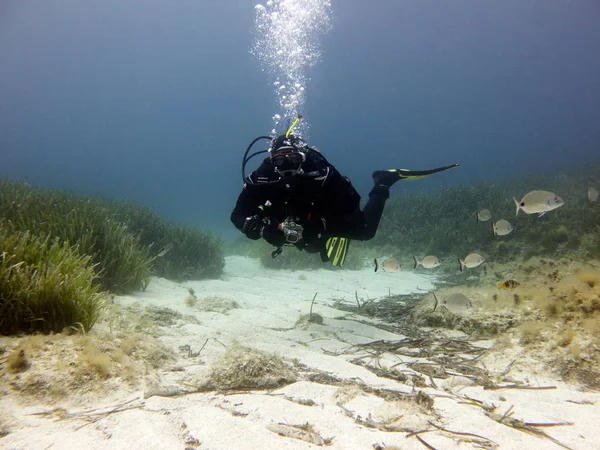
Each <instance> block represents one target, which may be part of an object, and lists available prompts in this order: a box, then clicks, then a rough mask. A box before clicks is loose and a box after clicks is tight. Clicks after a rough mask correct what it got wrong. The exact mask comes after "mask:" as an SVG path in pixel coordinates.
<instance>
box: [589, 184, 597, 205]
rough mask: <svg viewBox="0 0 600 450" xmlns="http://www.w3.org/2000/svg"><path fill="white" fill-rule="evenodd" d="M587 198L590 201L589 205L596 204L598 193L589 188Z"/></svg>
mask: <svg viewBox="0 0 600 450" xmlns="http://www.w3.org/2000/svg"><path fill="white" fill-rule="evenodd" d="M587 197H588V200H589V201H590V203H594V202H597V201H598V191H597V190H596V189H594V188H593V187H591V186H590V187H589V188H588V193H587Z"/></svg>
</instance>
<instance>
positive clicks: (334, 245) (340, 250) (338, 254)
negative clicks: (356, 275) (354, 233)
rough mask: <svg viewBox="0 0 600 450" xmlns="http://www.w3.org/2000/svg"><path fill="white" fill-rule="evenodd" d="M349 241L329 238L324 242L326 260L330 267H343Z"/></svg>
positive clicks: (340, 238)
mask: <svg viewBox="0 0 600 450" xmlns="http://www.w3.org/2000/svg"><path fill="white" fill-rule="evenodd" d="M349 245H350V239H348V238H343V237H330V238H329V239H327V241H326V242H325V251H326V254H327V258H328V259H329V261H330V262H331V265H332V266H340V267H341V266H343V265H344V261H345V260H346V254H347V253H348V246H349Z"/></svg>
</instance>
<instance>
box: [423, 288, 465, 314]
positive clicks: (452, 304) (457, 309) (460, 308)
mask: <svg viewBox="0 0 600 450" xmlns="http://www.w3.org/2000/svg"><path fill="white" fill-rule="evenodd" d="M433 298H435V305H434V307H433V311H435V310H436V309H437V307H438V305H441V306H442V307H444V308H446V309H447V310H448V311H450V312H451V313H454V314H464V313H466V312H469V311H471V310H472V309H473V303H471V300H470V299H469V297H467V296H466V295H465V294H461V293H460V292H455V293H454V294H450V295H449V296H447V297H446V298H444V299H443V300H442V301H441V302H440V301H439V300H438V298H437V296H436V295H435V293H434V294H433Z"/></svg>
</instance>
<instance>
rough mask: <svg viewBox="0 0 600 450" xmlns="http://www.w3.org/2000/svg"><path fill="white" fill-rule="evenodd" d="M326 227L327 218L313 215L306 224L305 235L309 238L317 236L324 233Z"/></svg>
mask: <svg viewBox="0 0 600 450" xmlns="http://www.w3.org/2000/svg"><path fill="white" fill-rule="evenodd" d="M325 228H326V223H325V219H323V218H322V217H318V216H311V217H310V219H308V220H307V221H306V223H305V224H304V235H305V236H306V237H307V238H309V237H312V238H316V237H318V236H319V234H320V233H323V231H325Z"/></svg>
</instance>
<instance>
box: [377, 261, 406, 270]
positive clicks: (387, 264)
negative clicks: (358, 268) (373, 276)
mask: <svg viewBox="0 0 600 450" xmlns="http://www.w3.org/2000/svg"><path fill="white" fill-rule="evenodd" d="M379 268H381V270H383V271H384V272H389V273H394V272H399V271H400V269H401V268H402V266H400V262H399V261H398V260H397V259H396V258H388V259H386V260H385V261H384V262H382V263H381V264H379V261H377V258H375V272H377V271H378V270H379Z"/></svg>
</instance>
